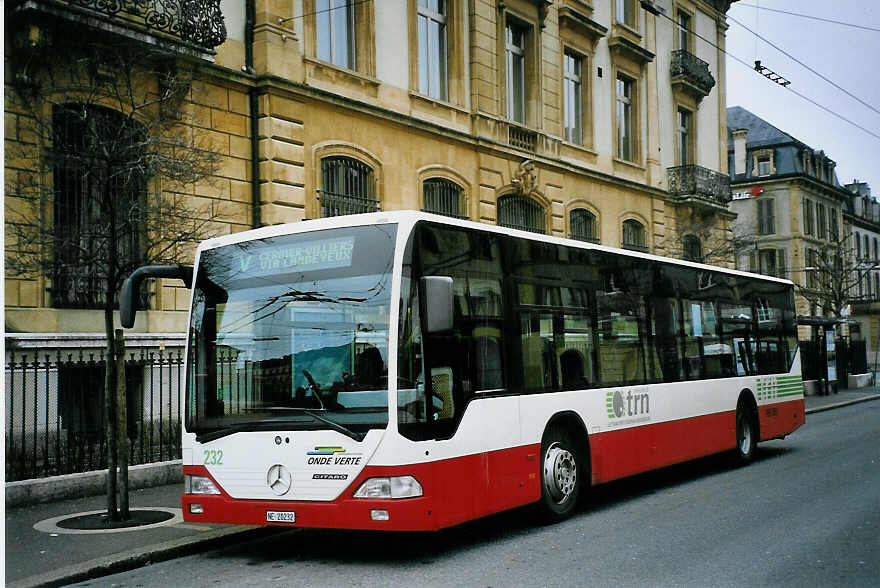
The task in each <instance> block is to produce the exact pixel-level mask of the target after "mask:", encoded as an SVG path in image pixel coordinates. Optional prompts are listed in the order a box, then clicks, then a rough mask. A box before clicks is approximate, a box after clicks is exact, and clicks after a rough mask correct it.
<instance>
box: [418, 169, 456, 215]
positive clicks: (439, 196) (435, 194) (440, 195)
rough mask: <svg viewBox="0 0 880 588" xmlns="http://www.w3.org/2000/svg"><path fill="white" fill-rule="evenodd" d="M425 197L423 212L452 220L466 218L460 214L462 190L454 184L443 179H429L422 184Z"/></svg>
mask: <svg viewBox="0 0 880 588" xmlns="http://www.w3.org/2000/svg"><path fill="white" fill-rule="evenodd" d="M422 189H423V192H424V195H425V207H424V208H423V209H422V210H424V211H425V212H433V213H435V214H442V215H444V216H451V217H454V218H467V216H465V215H463V214H462V209H463V206H462V202H461V196H462V192H463V190H462V189H461V186H459V185H458V184H456V183H455V182H450V181H449V180H445V179H443V178H430V179H428V180H425V182H424V183H423V184H422Z"/></svg>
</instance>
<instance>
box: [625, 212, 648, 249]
mask: <svg viewBox="0 0 880 588" xmlns="http://www.w3.org/2000/svg"><path fill="white" fill-rule="evenodd" d="M623 246H624V247H625V248H626V249H638V250H641V251H647V250H648V240H647V235H646V234H645V227H644V225H642V223H640V222H639V221H637V220H633V219H627V220H625V221H623Z"/></svg>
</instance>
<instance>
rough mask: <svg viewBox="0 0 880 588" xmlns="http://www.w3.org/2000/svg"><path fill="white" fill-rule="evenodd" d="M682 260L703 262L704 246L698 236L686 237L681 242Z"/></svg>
mask: <svg viewBox="0 0 880 588" xmlns="http://www.w3.org/2000/svg"><path fill="white" fill-rule="evenodd" d="M681 251H682V255H681V257H682V259H686V260H688V261H699V262H702V261H703V244H702V243H700V239H699V238H698V237H697V236H696V235H685V236H684V238H683V239H682V240H681Z"/></svg>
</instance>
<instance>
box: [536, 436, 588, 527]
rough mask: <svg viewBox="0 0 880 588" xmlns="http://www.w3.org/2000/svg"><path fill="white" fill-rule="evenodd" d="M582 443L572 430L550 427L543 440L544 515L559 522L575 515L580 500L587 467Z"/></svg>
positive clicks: (542, 500)
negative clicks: (581, 454)
mask: <svg viewBox="0 0 880 588" xmlns="http://www.w3.org/2000/svg"><path fill="white" fill-rule="evenodd" d="M580 458H581V456H580V452H579V450H578V446H577V444H576V443H575V441H574V436H573V435H572V434H571V432H570V431H568V430H567V429H564V428H561V427H553V428H551V429H549V430H548V431H547V432H546V433H545V435H544V440H543V441H542V442H541V501H540V503H539V505H540V510H541V514H542V518H544V519H545V520H547V521H548V522H557V521H561V520H563V519H565V518H568V517H569V516H571V514H572V513H573V512H574V510H575V507H576V506H577V502H578V494H579V492H580V486H581V482H582V477H583V476H582V474H583V471H582V470H583V468H582V467H581V463H582V460H581V459H580Z"/></svg>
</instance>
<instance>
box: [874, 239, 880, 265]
mask: <svg viewBox="0 0 880 588" xmlns="http://www.w3.org/2000/svg"><path fill="white" fill-rule="evenodd" d="M874 261H880V249H878V246H877V237H874Z"/></svg>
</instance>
